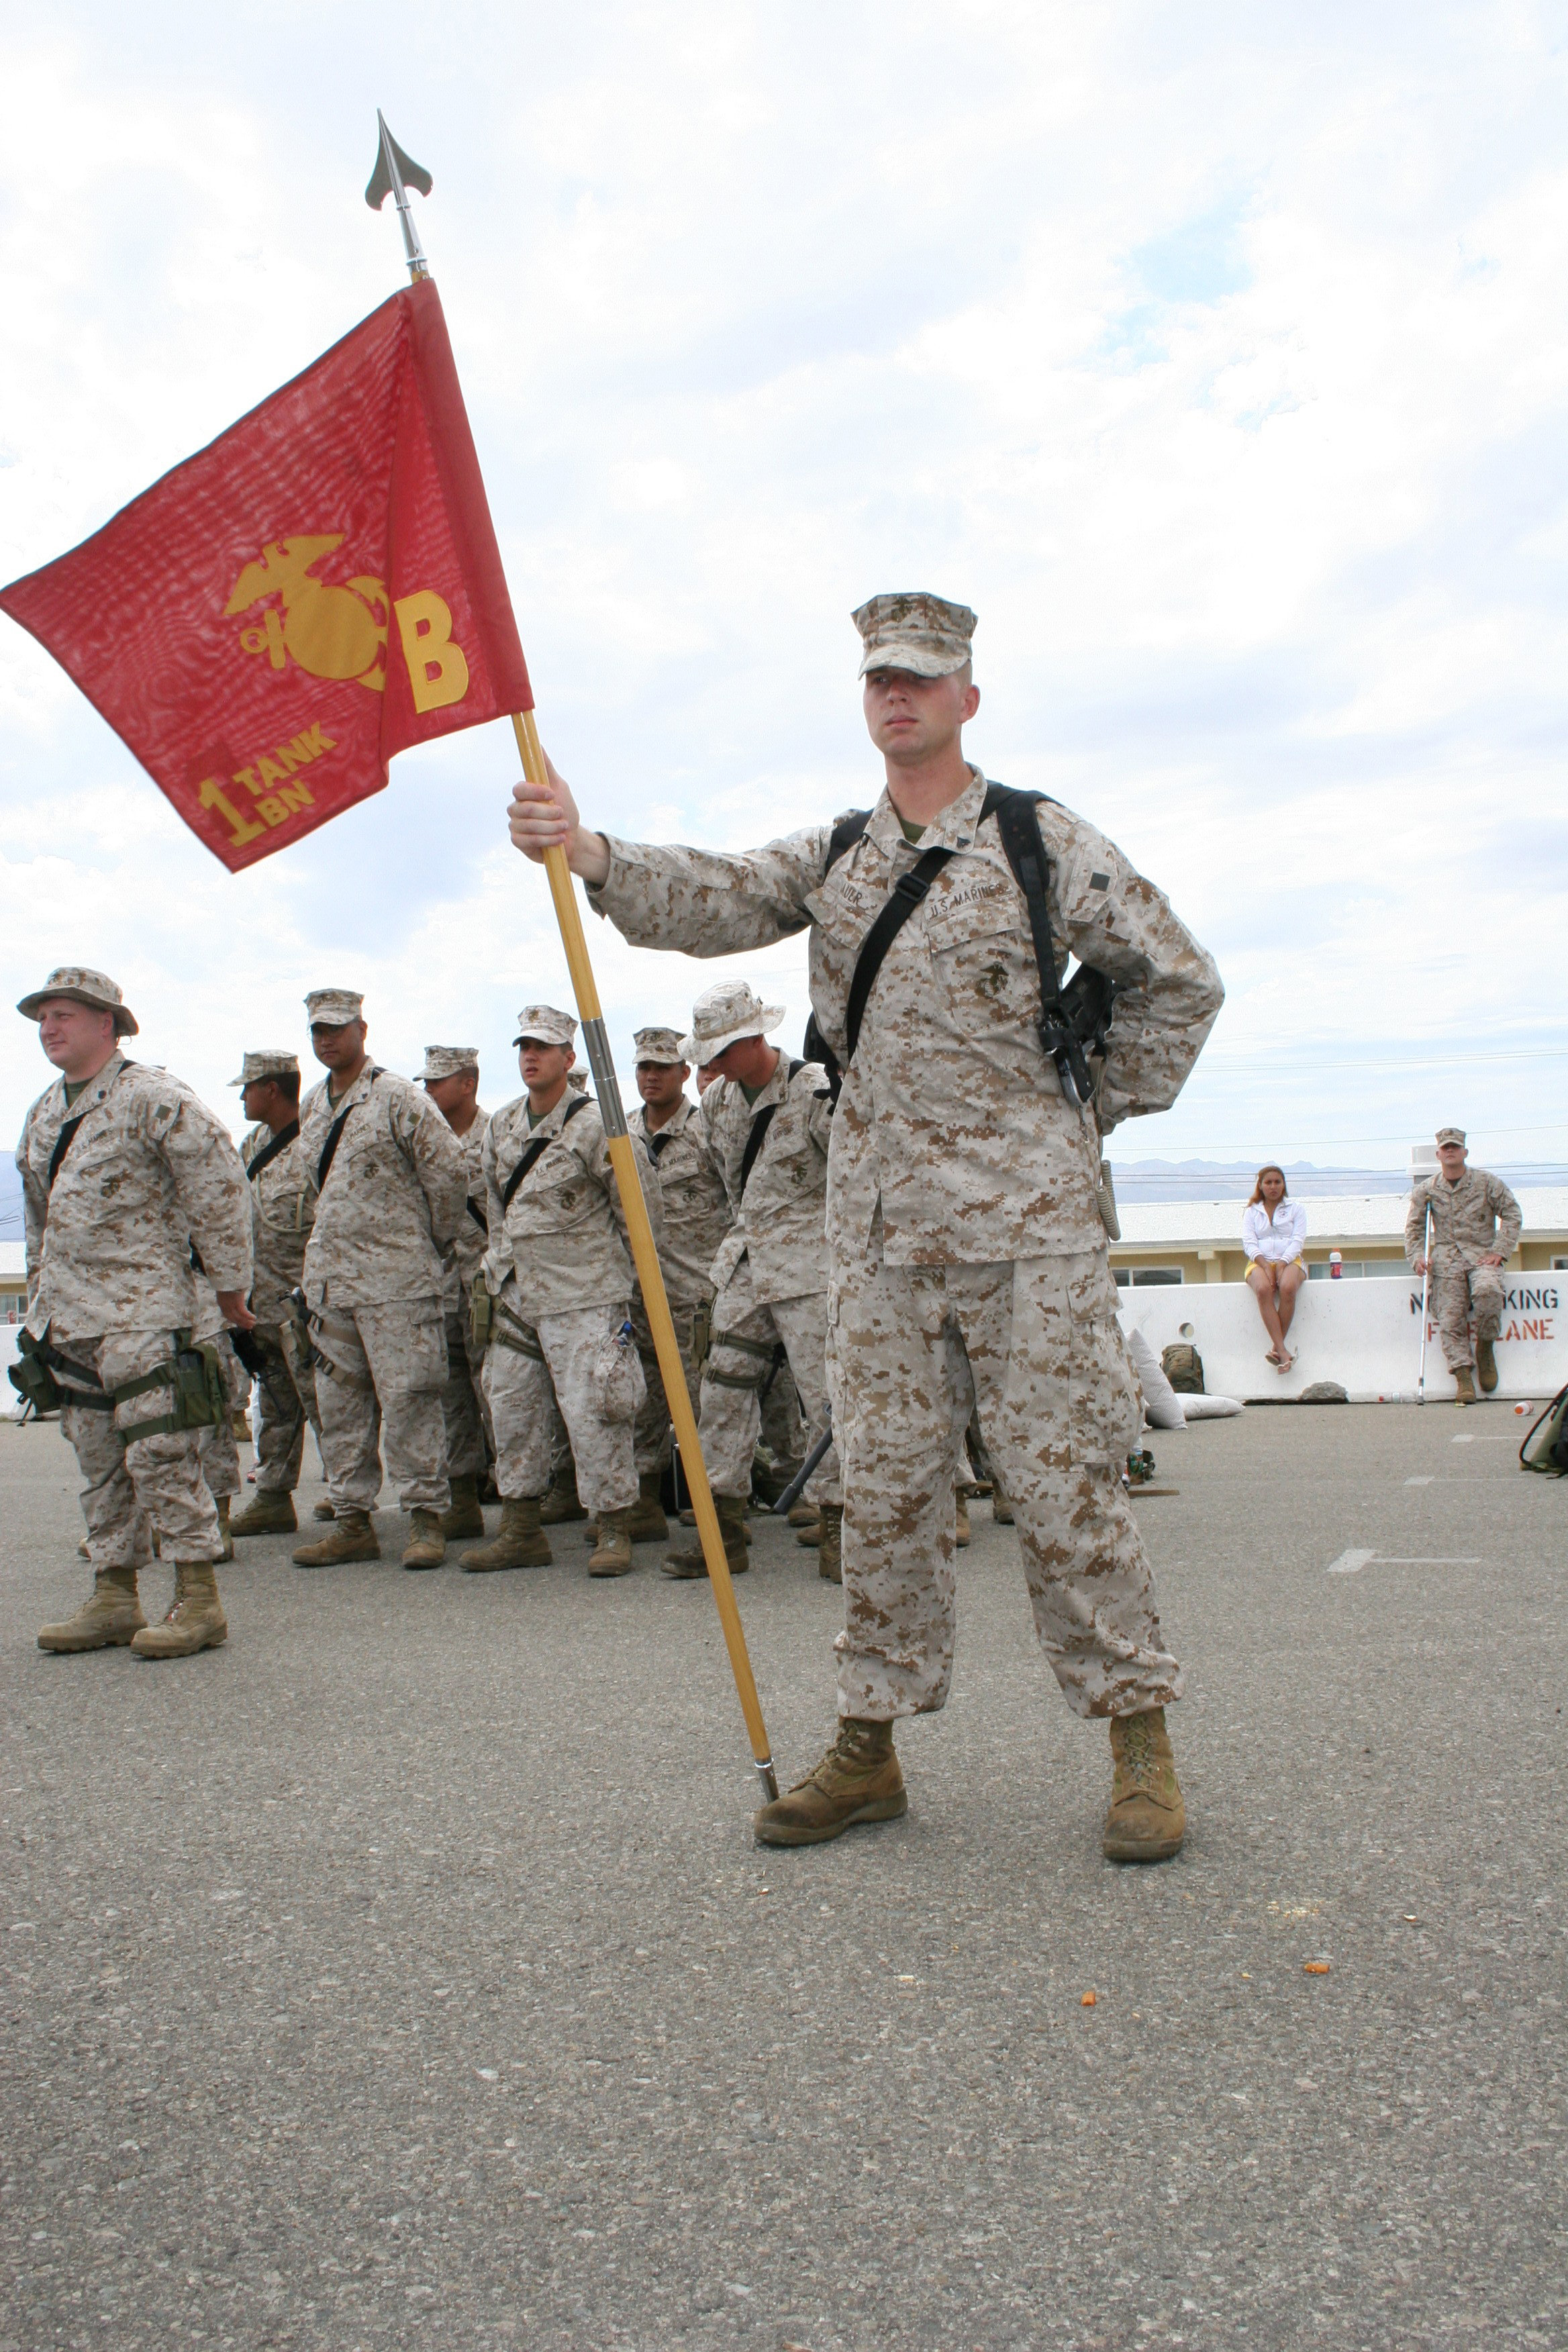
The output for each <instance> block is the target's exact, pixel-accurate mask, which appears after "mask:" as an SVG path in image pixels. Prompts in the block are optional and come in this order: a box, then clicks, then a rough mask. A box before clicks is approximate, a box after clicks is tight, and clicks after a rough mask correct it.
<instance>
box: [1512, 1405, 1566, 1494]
mask: <svg viewBox="0 0 1568 2352" xmlns="http://www.w3.org/2000/svg"><path fill="white" fill-rule="evenodd" d="M1519 1458H1520V1461H1521V1464H1522V1465H1523V1466H1524V1468H1525V1469H1526V1470H1540V1471H1543V1472H1544V1473H1545V1475H1546V1476H1547V1477H1548V1478H1568V1389H1559V1390H1558V1391H1557V1393H1556V1395H1555V1396H1554V1397H1553V1398H1552V1402H1551V1403H1550V1404H1549V1405H1548V1406H1547V1408H1546V1411H1545V1412H1543V1413H1542V1416H1541V1418H1540V1420H1539V1421H1537V1422H1535V1423H1532V1425H1531V1430H1530V1433H1529V1435H1528V1436H1527V1437H1526V1439H1525V1441H1524V1444H1522V1445H1521V1447H1520V1449H1519Z"/></svg>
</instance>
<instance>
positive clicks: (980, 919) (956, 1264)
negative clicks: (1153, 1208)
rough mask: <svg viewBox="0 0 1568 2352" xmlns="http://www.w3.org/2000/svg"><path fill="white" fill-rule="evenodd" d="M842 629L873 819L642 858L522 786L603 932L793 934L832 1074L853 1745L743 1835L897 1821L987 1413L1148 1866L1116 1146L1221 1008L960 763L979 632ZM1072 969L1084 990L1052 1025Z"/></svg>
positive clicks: (1156, 1806)
mask: <svg viewBox="0 0 1568 2352" xmlns="http://www.w3.org/2000/svg"><path fill="white" fill-rule="evenodd" d="M855 618H856V622H857V625H858V628H859V631H860V635H861V641H862V658H861V663H860V675H861V677H862V678H863V680H864V695H865V713H866V719H867V724H868V729H869V731H870V734H871V738H872V740H873V742H874V743H875V744H876V746H877V748H878V750H879V751H880V752H881V754H882V757H883V761H884V764H885V771H886V788H885V789H884V791H883V793H882V794H881V796H880V798H879V801H878V803H877V804H876V806H875V808H874V809H872V810H871V811H870V812H869V813H863V812H853V813H851V814H847V815H846V816H845V817H843V818H841V819H840V820H839V822H838V823H837V824H832V823H822V824H814V825H809V826H807V827H805V829H804V830H802V831H800V832H797V833H794V834H790V835H785V836H784V838H783V839H781V840H776V841H773V842H771V843H769V844H768V845H766V846H765V847H763V848H762V849H757V850H752V851H750V852H747V853H743V854H740V855H726V854H722V853H719V852H713V851H708V850H701V849H693V848H675V847H664V846H655V845H650V844H647V843H635V842H624V841H618V840H615V839H613V838H610V837H609V836H606V835H602V834H599V833H595V832H593V831H591V830H589V829H588V828H587V827H585V826H584V825H583V824H581V822H580V821H579V818H578V814H577V807H576V803H575V802H574V799H573V796H572V793H571V792H570V790H569V788H568V787H567V785H566V784H565V783H564V782H563V781H562V779H561V778H560V777H559V776H558V775H556V774H555V773H554V772H553V770H552V772H551V782H550V783H549V784H548V785H541V786H534V785H531V784H529V783H527V782H524V783H521V784H520V785H519V786H518V787H517V788H516V790H515V792H514V794H513V799H512V809H511V833H512V838H513V841H514V842H515V844H516V845H517V846H518V847H519V848H520V849H522V850H524V851H526V852H527V853H528V854H530V855H531V856H542V854H543V852H544V850H545V849H546V847H548V846H550V845H556V844H559V845H562V846H563V847H564V849H565V851H566V855H567V857H568V859H569V862H570V864H571V865H572V866H573V868H574V870H575V871H576V872H577V873H578V874H579V875H581V876H582V877H583V878H584V881H585V882H586V884H587V885H588V892H589V898H590V903H591V904H592V905H594V906H595V908H597V910H598V911H599V912H600V913H601V914H605V915H607V916H609V917H610V919H612V920H613V921H614V922H615V923H616V927H617V928H618V929H620V930H621V931H623V932H624V933H625V934H626V937H627V938H628V939H631V940H636V941H637V942H639V943H640V944H643V945H645V946H651V947H661V948H669V949H679V950H684V951H685V952H686V953H688V954H692V955H732V954H735V953H738V952H741V951H742V950H756V949H759V948H762V947H764V946H767V945H769V944H771V943H772V942H773V940H780V939H785V938H788V937H789V936H791V935H792V934H793V933H796V932H799V931H802V930H809V935H810V973H811V996H812V1003H813V1005H814V1007H815V1010H816V1023H817V1025H818V1029H819V1031H820V1034H821V1037H822V1040H823V1041H824V1044H825V1045H826V1051H827V1052H828V1053H829V1054H830V1055H832V1056H833V1058H834V1060H835V1061H836V1062H837V1065H838V1066H839V1067H840V1068H841V1069H842V1071H843V1074H844V1076H843V1092H842V1095H841V1097H840V1099H839V1102H838V1106H837V1113H836V1115H835V1117H834V1119H833V1122H832V1138H831V1146H830V1154H829V1160H828V1170H827V1205H826V1229H827V1240H828V1249H829V1255H830V1262H831V1264H830V1272H831V1279H830V1291H829V1302H828V1315H829V1351H830V1360H831V1363H832V1367H833V1379H834V1383H835V1390H834V1398H835V1416H834V1419H835V1432H836V1435H837V1445H838V1455H839V1463H840V1468H841V1475H842V1479H843V1488H844V1498H845V1503H844V1507H845V1517H844V1527H843V1575H844V1591H845V1604H846V1623H845V1629H844V1632H843V1633H842V1634H841V1635H840V1636H839V1639H838V1643H837V1650H838V1662H839V1663H838V1713H839V1718H840V1722H839V1729H838V1735H837V1738H836V1739H835V1741H834V1742H833V1744H832V1746H831V1747H830V1748H828V1750H827V1753H826V1756H825V1757H824V1758H823V1759H822V1761H821V1763H820V1764H819V1765H818V1766H817V1768H816V1770H815V1771H814V1772H813V1773H811V1774H810V1775H809V1776H808V1778H807V1779H806V1780H805V1781H804V1782H802V1783H801V1785H800V1786H799V1787H798V1788H796V1789H795V1790H792V1791H791V1792H790V1794H789V1795H787V1796H785V1797H784V1798H782V1799H780V1800H779V1801H777V1802H776V1803H774V1804H771V1805H767V1806H764V1807H763V1810H762V1811H761V1812H760V1813H759V1814H758V1815H757V1817H756V1831H757V1834H758V1836H759V1837H760V1838H762V1839H763V1840H764V1841H765V1842H767V1843H788V1844H795V1843H813V1842H816V1841H817V1840H820V1839H823V1838H830V1837H836V1836H837V1835H838V1834H839V1832H841V1831H842V1830H843V1829H845V1828H846V1827H847V1826H848V1825H849V1824H850V1823H851V1822H857V1821H883V1820H888V1819H890V1818H892V1817H893V1816H894V1815H896V1814H898V1813H900V1812H902V1811H903V1810H904V1807H905V1796H904V1789H903V1779H902V1774H901V1772H900V1767H899V1762H898V1759H897V1757H896V1756H895V1755H894V1752H893V1746H892V1726H893V1722H894V1720H895V1718H897V1717H900V1716H903V1715H911V1714H919V1713H928V1712H932V1711H934V1710H935V1709H937V1708H939V1707H941V1706H942V1705H943V1703H944V1701H945V1699H946V1697H947V1692H948V1686H949V1682H950V1678H951V1675H952V1641H953V1570H952V1554H953V1506H952V1480H953V1474H954V1471H955V1468H956V1467H957V1464H958V1456H959V1447H960V1444H961V1441H962V1437H963V1430H964V1426H965V1424H966V1423H967V1421H968V1419H969V1415H970V1410H971V1403H972V1401H973V1402H974V1403H976V1404H977V1405H978V1410H979V1415H980V1423H981V1427H982V1431H983V1433H984V1441H985V1444H986V1445H987V1446H988V1448H989V1450H990V1453H991V1454H992V1456H993V1459H994V1463H995V1465H996V1467H997V1470H998V1471H999V1473H1000V1475H1001V1477H1002V1479H1003V1482H1004V1484H1005V1488H1006V1492H1007V1495H1008V1496H1009V1498H1010V1500H1011V1502H1012V1504H1013V1507H1014V1510H1015V1513H1016V1523H1017V1528H1018V1534H1019V1538H1020V1541H1021V1544H1022V1548H1023V1553H1024V1563H1025V1571H1026V1577H1027V1580H1028V1584H1029V1590H1030V1595H1031V1599H1032V1601H1033V1603H1034V1613H1035V1622H1036V1627H1037V1633H1038V1635H1039V1638H1040V1642H1041V1643H1042V1646H1043V1647H1044V1649H1045V1651H1046V1654H1047V1658H1048V1659H1049V1661H1050V1664H1051V1665H1052V1667H1053V1669H1054V1670H1055V1673H1056V1675H1057V1678H1058V1682H1059V1684H1060V1685H1061V1687H1062V1690H1063V1692H1064V1693H1065V1695H1066V1696H1067V1699H1068V1704H1069V1705H1070V1706H1072V1707H1073V1708H1074V1710H1075V1711H1076V1712H1077V1713H1078V1714H1079V1715H1083V1716H1103V1717H1109V1719H1110V1732H1111V1748H1112V1756H1113V1761H1114V1768H1115V1769H1114V1779H1113V1785H1112V1791H1111V1802H1110V1810H1109V1812H1108V1815H1107V1818H1106V1824H1105V1832H1104V1844H1105V1851H1106V1853H1108V1854H1110V1856H1112V1857H1113V1858H1116V1859H1122V1860H1129V1861H1143V1860H1147V1861H1153V1860H1157V1859H1159V1858H1161V1857H1162V1856H1163V1855H1165V1854H1169V1853H1174V1852H1175V1850H1176V1849H1177V1847H1178V1846H1179V1845H1180V1843H1181V1842H1182V1837H1183V1834H1184V1809H1183V1803H1182V1796H1181V1791H1180V1789H1179V1787H1178V1786H1177V1782H1176V1777H1175V1771H1174V1767H1173V1761H1172V1757H1171V1748H1170V1742H1169V1739H1168V1737H1167V1735H1166V1730H1165V1721H1164V1709H1165V1706H1167V1704H1168V1703H1169V1702H1170V1701H1172V1700H1173V1699H1175V1698H1177V1697H1179V1696H1180V1695H1181V1688H1182V1680H1181V1672H1180V1669H1179V1667H1178V1665H1177V1664H1176V1661H1175V1659H1174V1658H1173V1656H1172V1654H1170V1652H1169V1650H1168V1649H1167V1647H1166V1645H1165V1643H1164V1640H1163V1636H1162V1633H1161V1630H1160V1622H1159V1617H1158V1614H1157V1612H1156V1608H1155V1603H1154V1593H1153V1583H1152V1575H1151V1572H1150V1568H1149V1561H1148V1557H1147V1554H1146V1553H1145V1550H1144V1548H1143V1543H1142V1537H1141V1536H1140V1534H1139V1530H1138V1527H1137V1524H1136V1522H1135V1520H1134V1519H1133V1517H1132V1514H1131V1509H1130V1507H1129V1506H1128V1503H1127V1501H1126V1498H1125V1496H1124V1494H1123V1491H1122V1486H1121V1469H1122V1465H1123V1464H1124V1462H1125V1460H1126V1457H1127V1454H1128V1453H1129V1451H1130V1450H1131V1447H1132V1446H1133V1445H1134V1444H1135V1443H1136V1442H1137V1437H1138V1432H1139V1428H1140V1424H1141V1417H1142V1416H1141V1410H1140V1400H1139V1395H1138V1390H1137V1385H1136V1381H1135V1380H1134V1378H1133V1375H1132V1371H1131V1366H1130V1364H1129V1361H1128V1358H1127V1351H1126V1349H1125V1347H1124V1345H1123V1342H1122V1339H1121V1331H1120V1328H1119V1327H1118V1324H1117V1320H1116V1290H1115V1286H1114V1284H1113V1282H1112V1280H1111V1277H1110V1267H1109V1264H1108V1261H1107V1255H1106V1227H1105V1223H1104V1220H1103V1218H1102V1214H1101V1209H1100V1201H1099V1190H1100V1143H1101V1139H1102V1137H1103V1136H1104V1135H1105V1134H1107V1133H1109V1131H1110V1129H1112V1128H1114V1127H1115V1126H1116V1125H1117V1124H1118V1123H1119V1122H1120V1121H1121V1120H1122V1119H1124V1118H1133V1117H1136V1116H1138V1115H1139V1114H1141V1113H1144V1112H1150V1111H1157V1110H1163V1109H1166V1108H1168V1107H1169V1106H1170V1104H1171V1103H1172V1102H1173V1100H1174V1099H1175V1097H1176V1095H1177V1094H1178V1092H1179V1091H1180V1088H1181V1087H1182V1084H1183V1081H1184V1078H1185V1077H1186V1076H1187V1073H1188V1071H1189V1070H1190V1069H1191V1067H1192V1066H1193V1063H1194V1060H1195V1058H1196V1056H1197V1054H1198V1052H1199V1049H1200V1048H1201V1046H1202V1045H1203V1043H1204V1040H1205V1037H1206V1036H1207V1034H1208V1032H1209V1030H1210V1028H1211V1027H1212V1025H1213V1023H1214V1020H1215V1015H1216V1013H1217V1012H1218V1010H1219V1006H1220V1003H1221V1001H1222V991H1221V988H1220V983H1219V978H1218V975H1217V973H1216V971H1215V966H1214V963H1213V961H1212V959H1211V958H1210V957H1209V956H1208V955H1207V954H1205V951H1204V950H1203V949H1202V948H1201V947H1200V946H1199V945H1198V943H1197V941H1196V940H1194V938H1193V936H1192V934H1191V933H1190V932H1189V931H1188V930H1187V929H1186V928H1185V927H1184V925H1183V924H1182V923H1181V922H1180V921H1178V919H1177V918H1176V917H1175V915H1174V914H1173V912H1172V909H1171V908H1170V906H1169V904H1168V902H1167V901H1166V899H1165V898H1164V897H1163V894H1162V892H1161V891H1159V890H1158V889H1157V888H1156V887H1154V885H1153V884H1152V883H1151V882H1149V881H1147V880H1146V879H1145V878H1144V877H1142V875H1141V874H1139V873H1138V872H1137V871H1136V870H1135V869H1134V868H1133V867H1132V866H1131V865H1130V864H1129V862H1128V861H1127V859H1126V858H1125V857H1124V856H1122V854H1121V851H1120V850H1119V849H1117V848H1116V847H1115V846H1114V845H1112V844H1111V843H1110V841H1108V840H1107V839H1106V838H1105V836H1104V835H1102V834H1100V832H1098V831H1097V830H1096V829H1095V827H1094V826H1093V825H1091V824H1088V823H1087V822H1086V821H1085V820H1084V819H1083V818H1081V817H1079V816H1075V815H1074V814H1072V813H1071V812H1070V811H1069V810H1068V809H1065V808H1062V807H1060V806H1058V804H1057V803H1055V802H1052V801H1048V800H1043V799H1037V798H1035V797H1034V796H1029V795H1022V794H1014V793H1004V792H1002V791H1001V789H1000V788H999V787H995V786H994V785H992V784H991V783H990V782H988V780H987V779H986V777H985V776H984V775H983V774H982V773H981V772H980V770H979V769H978V768H975V767H973V766H971V765H970V763H969V762H968V761H967V760H966V759H965V757H964V755H963V749H962V743H961V736H962V730H963V727H964V726H965V724H966V723H967V722H968V721H969V720H970V719H973V716H974V714H975V711H976V710H977V709H978V707H979V701H980V697H979V692H978V690H977V688H975V686H974V685H973V679H972V677H971V673H970V644H971V638H972V635H973V628H974V615H973V613H971V612H969V611H968V610H967V609H966V608H965V607H964V606H963V605H957V604H948V603H945V602H944V601H943V600H942V599H941V598H939V597H934V596H928V595H923V594H910V595H890V596H878V597H874V598H873V599H872V600H871V602H870V603H869V604H866V605H864V606H862V607H861V609H860V610H859V612H858V613H857V614H856V616H855ZM1069 952H1070V953H1071V954H1072V955H1076V956H1077V957H1078V958H1079V961H1080V963H1081V964H1082V965H1083V966H1084V967H1086V969H1087V970H1089V971H1092V972H1093V973H1094V974H1096V975H1098V977H1097V978H1096V979H1094V980H1093V981H1091V982H1085V983H1083V984H1081V985H1079V984H1077V983H1076V982H1075V987H1074V989H1073V990H1069V991H1068V996H1067V1001H1065V1002H1064V1000H1063V993H1062V992H1061V989H1060V975H1061V970H1062V967H1063V965H1064V964H1065V961H1066V960H1067V956H1068V953H1069ZM1112 991H1114V1000H1113V1003H1111V1001H1110V999H1111V992H1112ZM1108 1013H1110V1016H1111V1017H1110V1019H1109V1021H1108V1020H1107V1014H1108Z"/></svg>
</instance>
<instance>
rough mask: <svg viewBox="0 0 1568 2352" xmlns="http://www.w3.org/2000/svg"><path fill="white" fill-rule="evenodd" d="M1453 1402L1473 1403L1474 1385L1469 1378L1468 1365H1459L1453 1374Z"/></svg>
mask: <svg viewBox="0 0 1568 2352" xmlns="http://www.w3.org/2000/svg"><path fill="white" fill-rule="evenodd" d="M1454 1389H1455V1396H1454V1402H1455V1403H1456V1404H1474V1403H1475V1402H1476V1384H1475V1381H1474V1380H1473V1379H1472V1378H1471V1376H1470V1368H1469V1366H1468V1364H1461V1365H1460V1366H1459V1369H1458V1371H1457V1372H1456V1373H1455V1374H1454Z"/></svg>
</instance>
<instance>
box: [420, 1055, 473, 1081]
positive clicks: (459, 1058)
mask: <svg viewBox="0 0 1568 2352" xmlns="http://www.w3.org/2000/svg"><path fill="white" fill-rule="evenodd" d="M478 1068H479V1047H478V1046H477V1045H426V1048H425V1067H424V1068H423V1069H422V1070H421V1071H420V1073H419V1083H420V1085H421V1086H422V1087H427V1086H428V1085H429V1083H430V1081H431V1079H432V1078H455V1077H456V1076H457V1075H458V1071H459V1070H477V1069H478Z"/></svg>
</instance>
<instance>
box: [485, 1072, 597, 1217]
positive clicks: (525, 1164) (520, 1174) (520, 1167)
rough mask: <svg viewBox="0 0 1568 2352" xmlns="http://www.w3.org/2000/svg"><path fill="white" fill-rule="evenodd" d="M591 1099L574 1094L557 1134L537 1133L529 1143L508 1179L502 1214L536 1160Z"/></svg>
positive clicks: (501, 1199) (507, 1208) (503, 1214)
mask: <svg viewBox="0 0 1568 2352" xmlns="http://www.w3.org/2000/svg"><path fill="white" fill-rule="evenodd" d="M591 1099H592V1097H590V1096H588V1095H574V1096H573V1097H572V1099H571V1101H570V1102H569V1103H568V1104H567V1106H566V1116H565V1118H563V1120H562V1122H561V1124H560V1126H559V1127H558V1128H557V1129H556V1130H555V1134H554V1135H536V1136H535V1137H534V1139H533V1141H532V1142H531V1144H530V1145H529V1147H528V1150H526V1151H525V1152H524V1153H523V1155H522V1157H521V1160H519V1161H518V1163H517V1166H516V1167H515V1168H514V1169H513V1170H512V1171H511V1174H510V1176H509V1177H508V1178H507V1180H506V1186H505V1189H504V1191H503V1192H502V1193H501V1196H500V1205H501V1214H502V1216H505V1214H506V1213H507V1211H508V1210H509V1209H510V1206H511V1203H512V1195H513V1194H514V1193H515V1192H516V1191H517V1188H518V1186H519V1185H520V1184H521V1181H522V1180H523V1178H524V1177H525V1176H526V1175H527V1173H528V1171H529V1170H530V1169H531V1167H532V1165H533V1163H534V1161H535V1160H539V1159H541V1158H542V1156H543V1155H544V1153H545V1152H547V1151H548V1150H549V1149H550V1147H551V1145H552V1143H553V1142H554V1141H555V1140H556V1137H558V1136H563V1135H564V1134H565V1132H566V1130H567V1129H568V1128H569V1127H570V1126H571V1124H572V1121H573V1120H574V1118H576V1116H577V1114H578V1112H579V1111H580V1110H586V1109H587V1108H588V1104H589V1102H590V1100H591Z"/></svg>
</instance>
